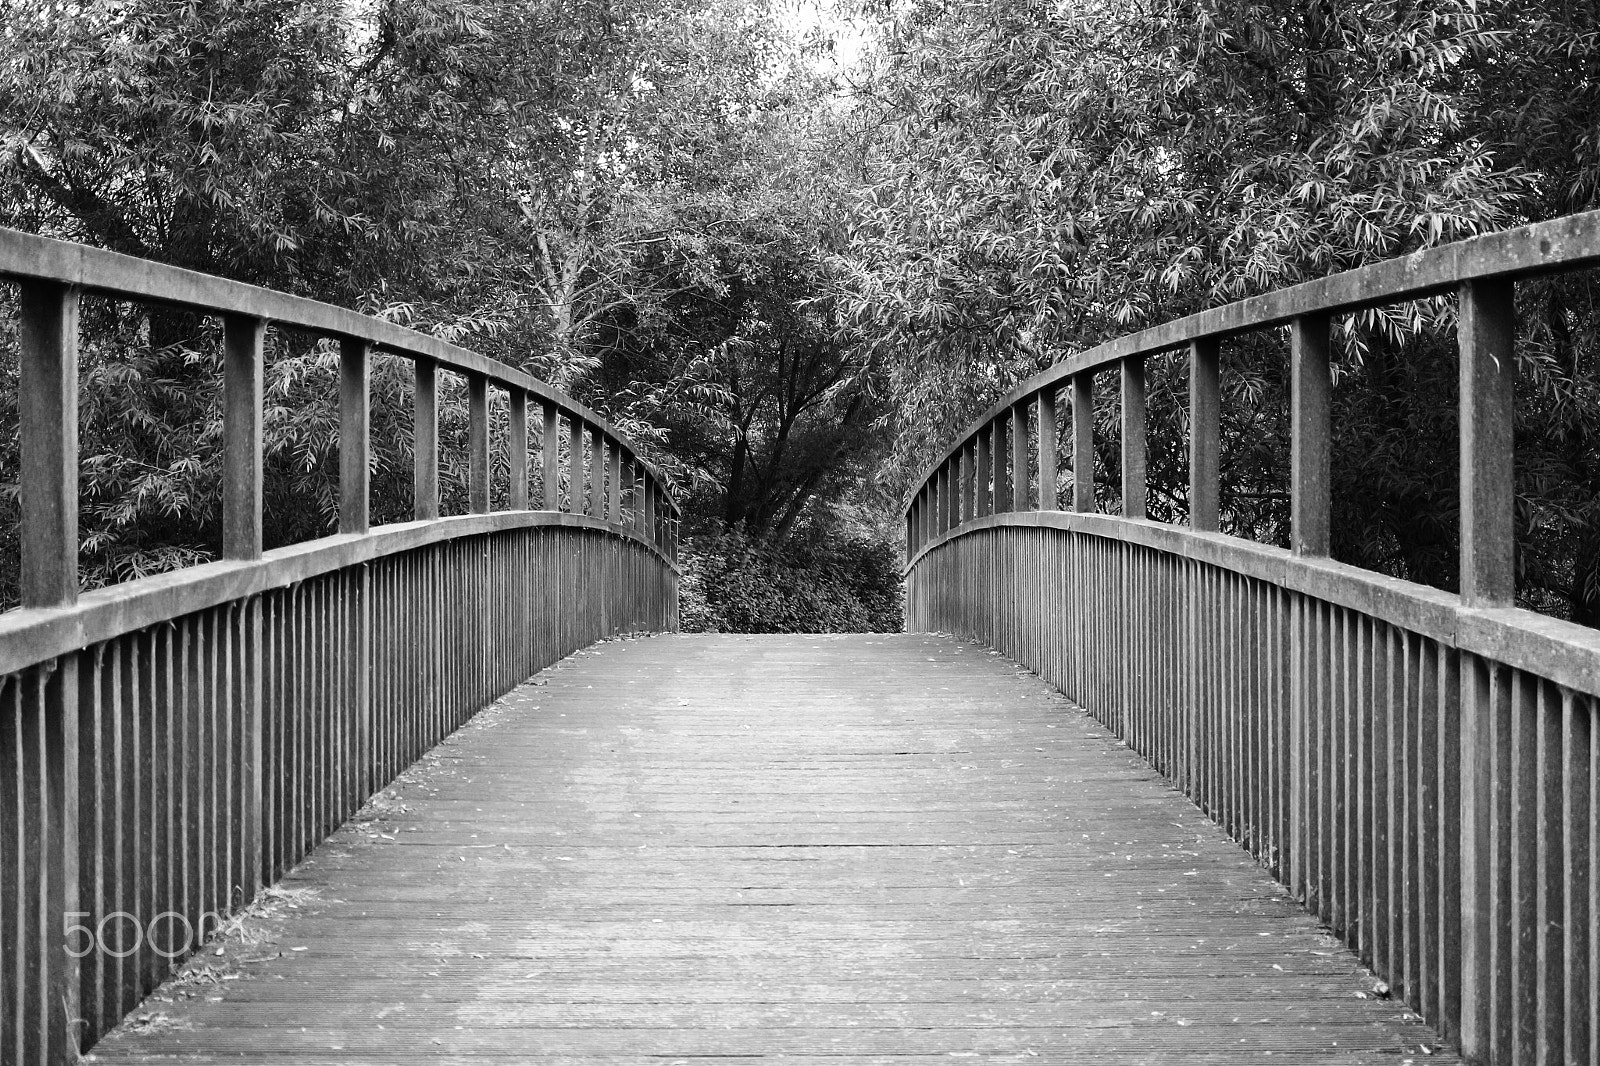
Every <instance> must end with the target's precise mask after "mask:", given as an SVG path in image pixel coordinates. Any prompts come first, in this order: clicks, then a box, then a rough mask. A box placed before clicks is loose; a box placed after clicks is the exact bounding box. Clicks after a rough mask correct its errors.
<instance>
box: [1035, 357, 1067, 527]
mask: <svg viewBox="0 0 1600 1066" xmlns="http://www.w3.org/2000/svg"><path fill="white" fill-rule="evenodd" d="M1035 402H1036V403H1037V404H1038V408H1039V410H1038V413H1037V415H1036V417H1035V421H1036V422H1037V423H1038V426H1037V428H1036V430H1035V432H1036V433H1037V434H1038V437H1039V441H1038V443H1039V509H1040V510H1041V511H1059V510H1060V509H1061V497H1060V496H1059V495H1058V494H1057V488H1056V480H1057V471H1056V390H1055V389H1053V388H1049V387H1046V388H1043V389H1040V390H1039V396H1038V399H1037V400H1036V401H1035Z"/></svg>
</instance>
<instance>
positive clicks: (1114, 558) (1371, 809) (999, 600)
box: [908, 516, 1600, 1064]
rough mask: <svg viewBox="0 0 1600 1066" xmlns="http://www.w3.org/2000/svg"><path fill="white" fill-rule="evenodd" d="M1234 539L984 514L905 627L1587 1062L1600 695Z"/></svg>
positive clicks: (1413, 984)
mask: <svg viewBox="0 0 1600 1066" xmlns="http://www.w3.org/2000/svg"><path fill="white" fill-rule="evenodd" d="M1073 517H1077V516H1073ZM1098 524H1099V525H1100V526H1103V527H1104V528H1105V530H1106V531H1107V532H1110V533H1114V532H1115V531H1116V529H1117V528H1119V527H1123V526H1127V525H1128V523H1126V522H1124V521H1123V520H1121V519H1112V518H1108V517H1107V518H1104V519H1102V520H1101V521H1100V522H1099V523H1098ZM1146 528H1149V527H1146ZM1169 537H1170V538H1174V539H1184V538H1187V540H1188V541H1190V542H1192V543H1197V544H1203V543H1209V542H1208V541H1205V540H1203V539H1201V538H1200V537H1199V536H1198V535H1196V534H1193V533H1187V532H1179V531H1172V533H1171V534H1170V535H1169ZM1172 546H1177V545H1176V544H1174V545H1172ZM1255 550H1256V551H1257V552H1259V553H1262V554H1265V553H1268V552H1273V553H1276V554H1277V556H1278V557H1280V558H1282V557H1284V556H1287V554H1288V553H1287V552H1283V551H1281V550H1280V549H1255ZM1244 558H1245V556H1244V555H1243V554H1237V555H1234V556H1231V557H1230V556H1229V555H1228V554H1227V553H1221V552H1219V553H1217V560H1218V562H1211V561H1206V560H1204V559H1200V558H1194V557H1185V556H1184V555H1182V554H1178V553H1177V552H1174V551H1172V550H1163V549H1162V548H1159V547H1153V546H1151V545H1148V544H1141V543H1131V542H1127V541H1122V540H1119V539H1117V538H1116V537H1115V536H1110V535H1100V534H1098V533H1091V532H1087V531H1080V530H1074V529H1068V528H1053V527H1051V526H1043V525H1035V526H1032V527H1028V526H1023V525H1021V524H1013V525H999V524H990V525H988V526H979V527H976V528H970V529H969V530H967V531H966V532H965V533H964V534H962V535H956V536H954V537H952V538H950V539H947V540H945V541H943V542H941V543H939V544H937V545H936V546H934V547H933V548H932V549H931V550H930V551H929V552H927V553H926V554H924V555H923V556H922V558H921V559H920V560H919V561H918V563H917V565H916V567H915V570H914V572H913V573H912V575H911V579H910V583H909V585H908V604H909V612H908V627H909V628H912V629H916V630H936V631H944V632H952V633H955V634H957V635H959V636H966V637H971V638H973V639H976V640H979V641H982V642H984V643H987V644H990V645H992V646H994V647H996V648H1000V649H1003V650H1006V651H1008V652H1009V653H1010V654H1014V655H1015V656H1016V657H1017V658H1018V659H1019V660H1021V661H1022V662H1024V663H1026V664H1028V665H1030V666H1032V667H1034V668H1036V669H1038V670H1039V672H1040V673H1041V674H1042V675H1043V676H1044V677H1045V678H1047V679H1048V680H1050V681H1051V682H1052V683H1053V684H1055V685H1057V686H1058V687H1059V688H1060V689H1061V691H1062V692H1064V693H1066V694H1067V695H1068V696H1069V697H1071V698H1072V699H1073V700H1075V701H1076V702H1078V703H1079V704H1081V705H1083V706H1084V707H1086V708H1087V709H1088V710H1089V712H1090V713H1091V714H1092V715H1094V717H1095V718H1096V719H1097V720H1099V721H1101V722H1102V723H1104V724H1105V725H1106V727H1107V728H1109V729H1111V730H1112V731H1114V732H1115V734H1116V735H1117V736H1119V737H1121V738H1122V739H1124V740H1125V741H1126V742H1127V744H1128V745H1129V746H1130V747H1132V748H1133V749H1134V750H1136V751H1138V752H1140V753H1141V754H1143V755H1145V756H1146V757H1147V758H1148V759H1149V760H1150V762H1151V763H1152V765H1153V766H1154V767H1155V768H1156V769H1157V770H1159V771H1160V772H1161V773H1162V774H1164V775H1165V776H1166V777H1167V778H1169V779H1170V780H1171V781H1172V782H1173V783H1174V785H1175V786H1176V787H1178V788H1180V789H1181V790H1182V791H1183V792H1184V793H1186V794H1187V795H1188V796H1190V797H1191V798H1192V799H1193V800H1194V801H1195V803H1196V804H1198V805H1199V807H1200V808H1201V809H1202V810H1203V811H1205V812H1207V813H1208V814H1209V815H1210V816H1211V817H1212V818H1213V819H1214V820H1215V821H1216V822H1217V823H1218V824H1219V825H1220V826H1221V827H1222V828H1223V829H1224V830H1226V831H1227V832H1228V834H1229V835H1230V836H1232V837H1233V838H1234V839H1235V840H1237V841H1239V843H1240V844H1242V845H1243V846H1244V847H1245V848H1246V849H1247V850H1248V851H1249V852H1250V853H1251V854H1253V855H1255V856H1256V857H1257V859H1258V860H1259V861H1260V862H1261V864H1262V865H1263V866H1264V867H1267V868H1269V869H1271V870H1272V871H1273V872H1274V873H1275V874H1276V876H1277V877H1278V878H1279V879H1280V880H1281V881H1282V882H1283V883H1284V884H1285V885H1287V886H1289V887H1290V888H1291V890H1292V891H1293V892H1294V894H1295V895H1296V896H1297V897H1298V898H1300V899H1301V900H1302V901H1303V902H1304V904H1305V906H1306V907H1307V908H1308V909H1309V910H1310V911H1311V912H1312V913H1314V914H1315V915H1317V916H1318V917H1319V918H1321V919H1322V920H1323V921H1324V922H1326V923H1327V924H1328V926H1329V927H1330V928H1331V929H1332V930H1333V931H1334V932H1335V933H1336V934H1338V935H1339V936H1340V937H1341V938H1343V940H1344V941H1345V943H1346V944H1348V945H1349V947H1350V948H1352V949H1353V950H1355V951H1357V952H1359V953H1360V955H1361V957H1362V958H1363V959H1364V960H1366V961H1367V962H1369V963H1370V964H1371V965H1372V966H1373V968H1374V969H1375V970H1376V971H1377V972H1378V973H1379V974H1380V975H1381V976H1382V977H1384V979H1385V980H1386V981H1387V982H1388V984H1389V985H1390V986H1391V987H1392V988H1393V989H1394V991H1395V994H1396V995H1397V996H1399V997H1402V998H1403V999H1404V1000H1406V1001H1407V1002H1409V1003H1411V1004H1412V1005H1413V1006H1415V1007H1416V1008H1417V1009H1418V1010H1420V1011H1422V1012H1423V1013H1424V1014H1425V1015H1426V1016H1427V1017H1428V1018H1430V1019H1432V1020H1433V1021H1434V1022H1435V1024H1437V1025H1438V1027H1439V1028H1440V1030H1441V1031H1442V1032H1443V1033H1444V1034H1445V1035H1446V1036H1448V1037H1450V1038H1451V1039H1453V1040H1458V1041H1459V1042H1460V1043H1461V1045H1462V1046H1463V1047H1465V1048H1468V1049H1470V1050H1471V1051H1472V1054H1473V1055H1474V1056H1477V1057H1478V1058H1479V1059H1480V1061H1485V1062H1492V1063H1517V1064H1521V1063H1540V1064H1544V1063H1584V1062H1593V1061H1597V1058H1596V1051H1597V1048H1596V1035H1597V1033H1600V1026H1597V1017H1596V1012H1597V1005H1596V998H1595V994H1594V984H1593V974H1594V957H1595V951H1596V947H1597V944H1600V937H1597V934H1596V927H1595V921H1594V915H1595V914H1596V913H1597V910H1596V900H1595V892H1596V885H1597V884H1600V870H1597V868H1596V856H1597V854H1600V849H1597V848H1596V841H1595V836H1596V819H1595V817H1594V811H1595V802H1596V796H1595V791H1596V787H1597V786H1596V782H1597V781H1600V750H1597V746H1596V731H1595V729H1594V716H1595V710H1594V699H1595V697H1594V696H1593V695H1591V694H1589V693H1588V692H1585V691H1582V690H1575V689H1573V688H1570V687H1566V686H1564V685H1561V684H1558V683H1556V682H1555V681H1552V680H1548V679H1546V678H1542V677H1540V676H1538V675H1536V674H1532V673H1529V672H1527V671H1525V670H1521V669H1517V668H1515V667H1513V666H1510V665H1507V664H1505V663H1502V662H1498V661H1496V660H1494V659H1493V658H1487V657H1484V656H1481V655H1478V654H1474V653H1472V652H1470V651H1466V650H1463V649H1461V648H1459V647H1455V646H1452V644H1451V643H1450V642H1449V641H1448V640H1442V639H1439V638H1438V637H1435V636H1430V635H1426V634H1424V633H1420V632H1417V631H1416V630H1414V629H1411V628H1408V627H1407V626H1405V625H1401V624H1396V623H1395V622H1393V621H1387V620H1384V619H1381V618H1376V617H1374V616H1373V613H1372V611H1371V607H1372V606H1373V604H1372V601H1371V600H1368V601H1367V602H1366V603H1365V604H1364V605H1363V606H1365V607H1366V608H1367V609H1363V607H1360V606H1358V607H1352V606H1349V605H1346V604H1341V603H1337V602H1329V600H1327V599H1325V598H1322V597H1319V596H1316V595H1311V594H1308V593H1307V592H1305V591H1301V590H1297V589H1293V588H1289V587H1285V586H1284V585H1283V584H1281V583H1279V582H1277V581H1273V580H1264V579H1263V578H1262V577H1259V576H1250V575H1246V574H1244V573H1241V572H1239V569H1238V568H1237V566H1236V565H1235V566H1229V565H1218V563H1219V562H1222V563H1226V562H1228V561H1230V560H1231V559H1236V560H1242V559H1244ZM1329 565H1330V566H1332V564H1329ZM1397 584H1398V583H1397ZM1439 595H1440V597H1441V598H1443V596H1444V594H1442V593H1441V594H1439Z"/></svg>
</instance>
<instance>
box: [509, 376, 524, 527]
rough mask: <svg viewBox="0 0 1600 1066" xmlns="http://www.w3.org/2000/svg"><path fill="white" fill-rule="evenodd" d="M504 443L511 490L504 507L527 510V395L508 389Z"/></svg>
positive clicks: (513, 388)
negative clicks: (506, 434)
mask: <svg viewBox="0 0 1600 1066" xmlns="http://www.w3.org/2000/svg"><path fill="white" fill-rule="evenodd" d="M506 409H507V422H506V426H507V428H508V429H509V431H510V432H509V434H508V439H507V441H506V452H507V457H508V458H509V459H510V460H511V490H510V492H509V494H508V495H507V497H506V506H507V507H509V508H510V509H511V510H513V511H526V510H527V509H528V394H527V393H525V392H523V391H522V390H521V389H519V388H517V387H516V386H515V385H513V386H511V387H510V391H509V393H508V394H507V404H506Z"/></svg>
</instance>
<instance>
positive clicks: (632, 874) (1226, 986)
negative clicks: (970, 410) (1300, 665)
mask: <svg viewBox="0 0 1600 1066" xmlns="http://www.w3.org/2000/svg"><path fill="white" fill-rule="evenodd" d="M367 814H368V815H369V816H368V817H364V818H362V819H358V820H357V821H356V822H352V823H351V824H349V825H347V826H345V827H344V828H343V829H342V830H340V832H339V833H338V834H337V835H336V836H335V837H334V838H333V839H332V840H331V841H330V842H329V843H327V844H325V845H324V846H323V847H322V848H320V849H318V850H317V852H316V853H315V854H314V855H313V857H312V858H311V859H310V860H308V861H307V862H306V863H305V864H303V865H302V866H301V867H300V868H299V869H297V870H296V871H294V873H293V874H292V875H291V876H290V877H289V878H288V879H286V880H285V881H284V882H283V884H282V885H281V886H280V887H281V889H282V891H276V892H273V893H271V894H270V895H269V897H268V898H267V899H266V900H264V901H263V902H262V904H261V905H258V906H257V907H256V908H255V909H254V910H253V912H252V915H251V916H250V917H249V918H248V919H247V920H245V921H244V922H242V923H240V925H239V927H238V928H236V929H235V930H234V931H233V933H232V935H231V936H230V937H229V938H228V940H227V942H226V943H225V945H224V947H223V953H222V954H221V955H217V954H214V953H211V952H208V953H207V954H205V955H204V956H202V957H200V958H199V959H197V960H195V961H194V962H192V963H191V964H190V965H189V966H188V967H187V968H186V969H185V971H184V974H183V975H182V976H181V977H180V978H179V979H178V981H177V982H175V983H169V984H168V985H167V986H165V987H164V988H163V989H162V990H161V991H160V992H158V993H157V994H156V996H155V997H153V998H152V999H151V1000H150V1001H148V1002H147V1003H146V1004H145V1005H144V1006H143V1007H142V1008H141V1009H140V1010H139V1011H138V1012H136V1013H135V1014H134V1015H133V1016H132V1017H131V1018H130V1020H129V1021H128V1022H126V1023H124V1025H123V1026H122V1028H120V1029H119V1030H118V1031H116V1032H115V1033H114V1034H112V1035H111V1036H109V1037H108V1038H107V1039H106V1040H105V1041H103V1042H102V1043H101V1045H100V1046H99V1047H98V1048H97V1049H96V1050H95V1052H94V1054H93V1056H92V1057H93V1058H94V1059H95V1060H96V1061H101V1062H117V1063H143V1062H174V1061H176V1062H212V1061H229V1062H235V1061H260V1062H273V1063H279V1062H288V1061H291V1060H292V1061H294V1062H299V1063H330V1064H332V1063H362V1062H380V1061H381V1062H401V1061H413V1060H416V1061H428V1062H454V1061H469V1060H470V1061H472V1062H475V1063H483V1062H496V1061H499V1062H506V1063H510V1062H530V1061H561V1062H574V1063H578V1062H584V1063H588V1062H641V1061H646V1060H649V1061H665V1062H691V1061H697V1060H699V1059H702V1058H706V1059H712V1058H714V1059H715V1060H716V1061H718V1062H719V1063H723V1064H734V1063H743V1062H754V1061H757V1060H762V1061H771V1060H772V1059H785V1058H787V1059H794V1060H801V1059H808V1058H817V1059H831V1060H833V1061H845V1060H848V1061H851V1062H868V1061H885V1062H889V1061H892V1062H895V1063H913V1062H916V1061H919V1059H925V1060H927V1061H934V1060H938V1061H942V1062H949V1061H952V1060H955V1061H963V1060H966V1061H970V1060H973V1059H978V1060H995V1059H1000V1060H1004V1061H1042V1062H1072V1063H1101V1062H1105V1063H1113V1062H1114V1063H1150V1062H1172V1063H1185V1064H1188V1063H1202V1062H1227V1063H1229V1064H1239V1063H1256V1062H1316V1063H1368V1062H1372V1063H1377V1062H1384V1063H1395V1064H1399V1063H1402V1062H1406V1061H1417V1062H1420V1061H1424V1057H1425V1053H1424V1050H1423V1049H1424V1045H1426V1046H1427V1048H1426V1050H1427V1052H1432V1053H1433V1054H1431V1055H1427V1056H1426V1060H1427V1061H1453V1060H1452V1059H1450V1057H1449V1056H1448V1055H1446V1054H1445V1053H1443V1052H1442V1051H1435V1046H1434V1041H1435V1037H1434V1034H1433V1033H1432V1032H1431V1031H1430V1030H1429V1029H1428V1028H1427V1027H1425V1026H1424V1025H1422V1024H1421V1023H1420V1022H1418V1021H1417V1020H1416V1019H1415V1017H1414V1016H1413V1015H1411V1014H1409V1013H1408V1012H1407V1011H1406V1010H1405V1009H1404V1008H1403V1007H1402V1006H1401V1005H1398V1004H1396V1003H1393V1002H1390V1001H1387V1000H1383V999H1376V998H1369V996H1370V993H1369V990H1370V989H1371V988H1372V986H1373V984H1374V980H1373V978H1372V977H1371V975H1370V974H1369V973H1367V972H1366V971H1365V970H1364V969H1362V968H1361V967H1360V966H1359V965H1358V964H1357V963H1356V961H1355V960H1354V959H1353V957H1352V956H1350V955H1349V954H1348V953H1347V952H1346V951H1345V950H1344V949H1343V948H1342V947H1340V946H1339V945H1338V944H1337V942H1335V941H1334V940H1332V939H1331V938H1329V937H1327V936H1325V935H1323V933H1322V932H1321V931H1320V930H1319V929H1318V927H1317V925H1316V923H1315V922H1314V921H1313V920H1312V919H1310V918H1309V917H1307V916H1306V915H1305V914H1304V913H1302V912H1301V910H1300V909H1299V908H1298V907H1297V906H1295V905H1294V904H1293V903H1292V902H1291V901H1290V900H1289V899H1287V898H1286V897H1285V896H1284V895H1283V894H1282V892H1281V891H1280V890H1279V889H1278V888H1277V887H1276V886H1275V885H1274V884H1273V882H1272V881H1271V880H1270V879H1269V878H1268V877H1267V875H1266V874H1265V873H1263V872H1262V871H1260V870H1259V869H1258V868H1256V867H1255V866H1254V865H1252V863H1251V862H1250V860H1249V859H1248V857H1247V856H1246V855H1245V854H1244V853H1243V852H1241V851H1240V850H1239V849H1238V848H1237V847H1236V846H1234V845H1233V844H1231V843H1229V842H1228V841H1227V840H1226V839H1225V838H1224V836H1223V835H1222V834H1221V833H1220V832H1219V831H1217V830H1216V829H1214V828H1213V827H1212V826H1211V824H1210V823H1209V822H1208V821H1207V820H1206V819H1205V818H1204V816H1203V815H1201V814H1200V812H1198V811H1197V810H1196V809H1195V808H1194V807H1192V806H1191V805H1190V804H1189V803H1188V802H1187V801H1186V800H1184V799H1183V798H1182V797H1181V796H1179V795H1178V794H1176V793H1174V792H1172V791H1171V790H1169V789H1168V788H1167V787H1166V786H1165V785H1164V784H1163V783H1162V781H1161V780H1160V779H1159V778H1158V777H1157V776H1156V775H1155V774H1154V773H1153V772H1152V771H1151V770H1150V769H1149V768H1148V767H1147V766H1146V765H1145V764H1144V763H1143V762H1142V761H1141V760H1140V759H1139V758H1137V757H1136V756H1134V755H1133V754H1131V753H1130V752H1129V751H1128V750H1127V749H1126V748H1124V747H1122V746H1120V745H1119V744H1118V743H1117V742H1116V741H1115V740H1114V739H1113V738H1110V737H1109V736H1108V734H1107V733H1106V732H1105V731H1104V730H1103V729H1102V728H1100V727H1099V726H1098V725H1096V724H1095V723H1094V722H1093V721H1091V720H1090V719H1088V718H1087V717H1085V716H1084V715H1083V714H1081V713H1080V712H1078V711H1076V710H1074V709H1073V708H1072V707H1071V706H1070V705H1068V704H1067V703H1066V702H1064V701H1063V700H1062V699H1061V697H1060V696H1059V695H1057V694H1055V693H1054V692H1053V690H1051V689H1050V688H1049V687H1048V686H1046V685H1045V684H1044V683H1043V682H1041V681H1040V680H1039V679H1038V678H1036V677H1034V676H1033V675H1032V674H1029V673H1027V672H1025V671H1023V670H1022V669H1020V668H1019V667H1017V666H1016V665H1014V664H1012V663H1010V662H1008V661H1006V660H1004V659H1001V658H999V657H997V656H994V655H991V654H989V653H987V652H985V651H983V650H982V649H978V648H975V647H972V646H970V645H962V644H957V643H954V642H952V641H950V640H947V639H943V638H938V637H929V636H917V635H909V636H859V637H735V636H724V637H686V636H685V637H657V638H651V639H644V640H632V641H623V642H613V643H607V644H603V645H600V646H598V647H597V648H595V649H593V650H592V651H591V652H588V653H580V655H579V656H576V657H574V658H572V659H569V660H567V661H566V662H564V663H562V664H559V665H558V666H557V667H555V668H552V669H551V670H549V671H546V672H545V673H543V674H541V675H539V676H538V677H536V678H535V679H533V680H532V682H530V683H529V684H528V685H525V686H523V687H522V688H520V689H518V690H517V691H516V692H514V693H513V694H512V695H510V696H508V697H507V698H506V699H504V700H503V701H501V702H500V703H499V704H497V705H496V706H495V707H494V708H492V709H491V710H489V711H487V712H485V713H484V714H483V715H480V716H479V718H478V719H476V720H475V721H474V722H473V723H472V724H471V725H469V726H468V727H467V728H466V729H464V730H462V731H461V732H459V733H457V734H456V735H455V736H453V737H451V738H450V739H449V740H448V741H447V742H446V743H445V744H443V745H442V746H440V747H439V748H438V749H436V750H435V751H434V752H433V753H432V754H431V755H429V756H428V757H427V758H426V759H425V760H424V761H423V763H421V764H419V765H418V766H417V767H415V768H413V769H412V770H411V771H410V772H409V773H408V774H407V775H406V777H405V778H404V779H403V780H402V781H401V782H400V783H398V784H397V785H396V786H395V787H394V788H393V789H392V790H390V792H389V793H387V794H386V795H385V796H383V797H380V800H379V802H378V803H376V804H374V805H372V809H369V811H368V812H367ZM1269 1053H1270V1054H1271V1057H1270V1058H1269V1057H1268V1054H1269Z"/></svg>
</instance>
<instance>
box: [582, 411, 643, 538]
mask: <svg viewBox="0 0 1600 1066" xmlns="http://www.w3.org/2000/svg"><path fill="white" fill-rule="evenodd" d="M583 485H584V481H583V419H581V418H569V419H567V508H566V509H567V511H568V512H569V513H570V514H583V513H584V511H583ZM649 528H650V527H649V526H648V525H647V526H646V527H645V529H646V530H648V529H649ZM645 535H646V536H649V533H646V534H645Z"/></svg>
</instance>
